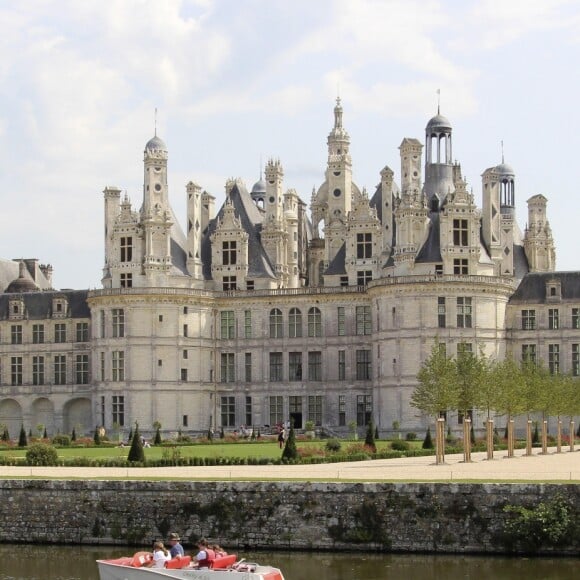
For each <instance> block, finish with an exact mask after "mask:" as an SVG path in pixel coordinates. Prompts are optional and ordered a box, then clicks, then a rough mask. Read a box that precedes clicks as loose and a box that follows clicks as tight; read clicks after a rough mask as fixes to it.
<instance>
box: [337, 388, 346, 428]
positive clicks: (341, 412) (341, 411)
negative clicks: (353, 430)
mask: <svg viewBox="0 0 580 580" xmlns="http://www.w3.org/2000/svg"><path fill="white" fill-rule="evenodd" d="M338 426H339V427H345V426H346V395H338Z"/></svg>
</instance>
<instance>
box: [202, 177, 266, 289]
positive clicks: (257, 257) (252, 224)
mask: <svg viewBox="0 0 580 580" xmlns="http://www.w3.org/2000/svg"><path fill="white" fill-rule="evenodd" d="M228 198H229V199H230V201H231V202H232V205H233V207H234V212H235V214H236V217H237V218H238V219H239V220H240V223H241V224H242V228H243V230H244V231H245V232H246V233H247V234H248V278H276V276H275V275H274V269H273V267H272V264H271V263H270V259H269V258H268V255H267V254H266V251H265V250H264V248H263V247H262V242H261V238H260V233H261V231H262V220H263V216H262V212H261V211H260V209H259V208H258V207H257V206H256V204H255V203H254V201H253V200H252V197H251V195H250V194H249V193H248V190H247V189H246V187H245V186H244V185H243V184H241V183H236V184H235V185H234V186H233V187H232V189H231V191H230V193H229V195H228ZM224 209H225V203H224V204H223V205H222V207H221V208H220V210H219V212H218V214H217V215H216V217H215V218H214V219H213V220H212V221H211V222H210V223H209V225H208V227H207V229H206V230H205V232H204V234H203V239H202V242H201V259H202V261H203V275H204V277H205V278H206V279H207V280H211V279H212V276H211V241H210V237H211V235H212V234H213V233H214V232H215V229H216V226H217V223H218V220H221V219H222V218H223V215H224Z"/></svg>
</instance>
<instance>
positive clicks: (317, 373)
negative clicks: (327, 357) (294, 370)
mask: <svg viewBox="0 0 580 580" xmlns="http://www.w3.org/2000/svg"><path fill="white" fill-rule="evenodd" d="M308 380H309V381H321V380H322V353H321V352H319V351H314V352H309V353H308Z"/></svg>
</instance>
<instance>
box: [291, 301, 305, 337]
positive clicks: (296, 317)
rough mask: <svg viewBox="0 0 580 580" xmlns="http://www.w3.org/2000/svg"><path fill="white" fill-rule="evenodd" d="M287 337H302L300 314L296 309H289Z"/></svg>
mask: <svg viewBox="0 0 580 580" xmlns="http://www.w3.org/2000/svg"><path fill="white" fill-rule="evenodd" d="M288 336H289V338H299V337H301V336H302V312H300V310H299V309H298V308H291V309H290V313H289V314H288Z"/></svg>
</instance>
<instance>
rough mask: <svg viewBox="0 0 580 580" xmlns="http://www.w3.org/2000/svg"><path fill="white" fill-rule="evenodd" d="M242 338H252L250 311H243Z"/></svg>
mask: <svg viewBox="0 0 580 580" xmlns="http://www.w3.org/2000/svg"><path fill="white" fill-rule="evenodd" d="M244 338H252V311H251V310H245V311H244Z"/></svg>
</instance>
